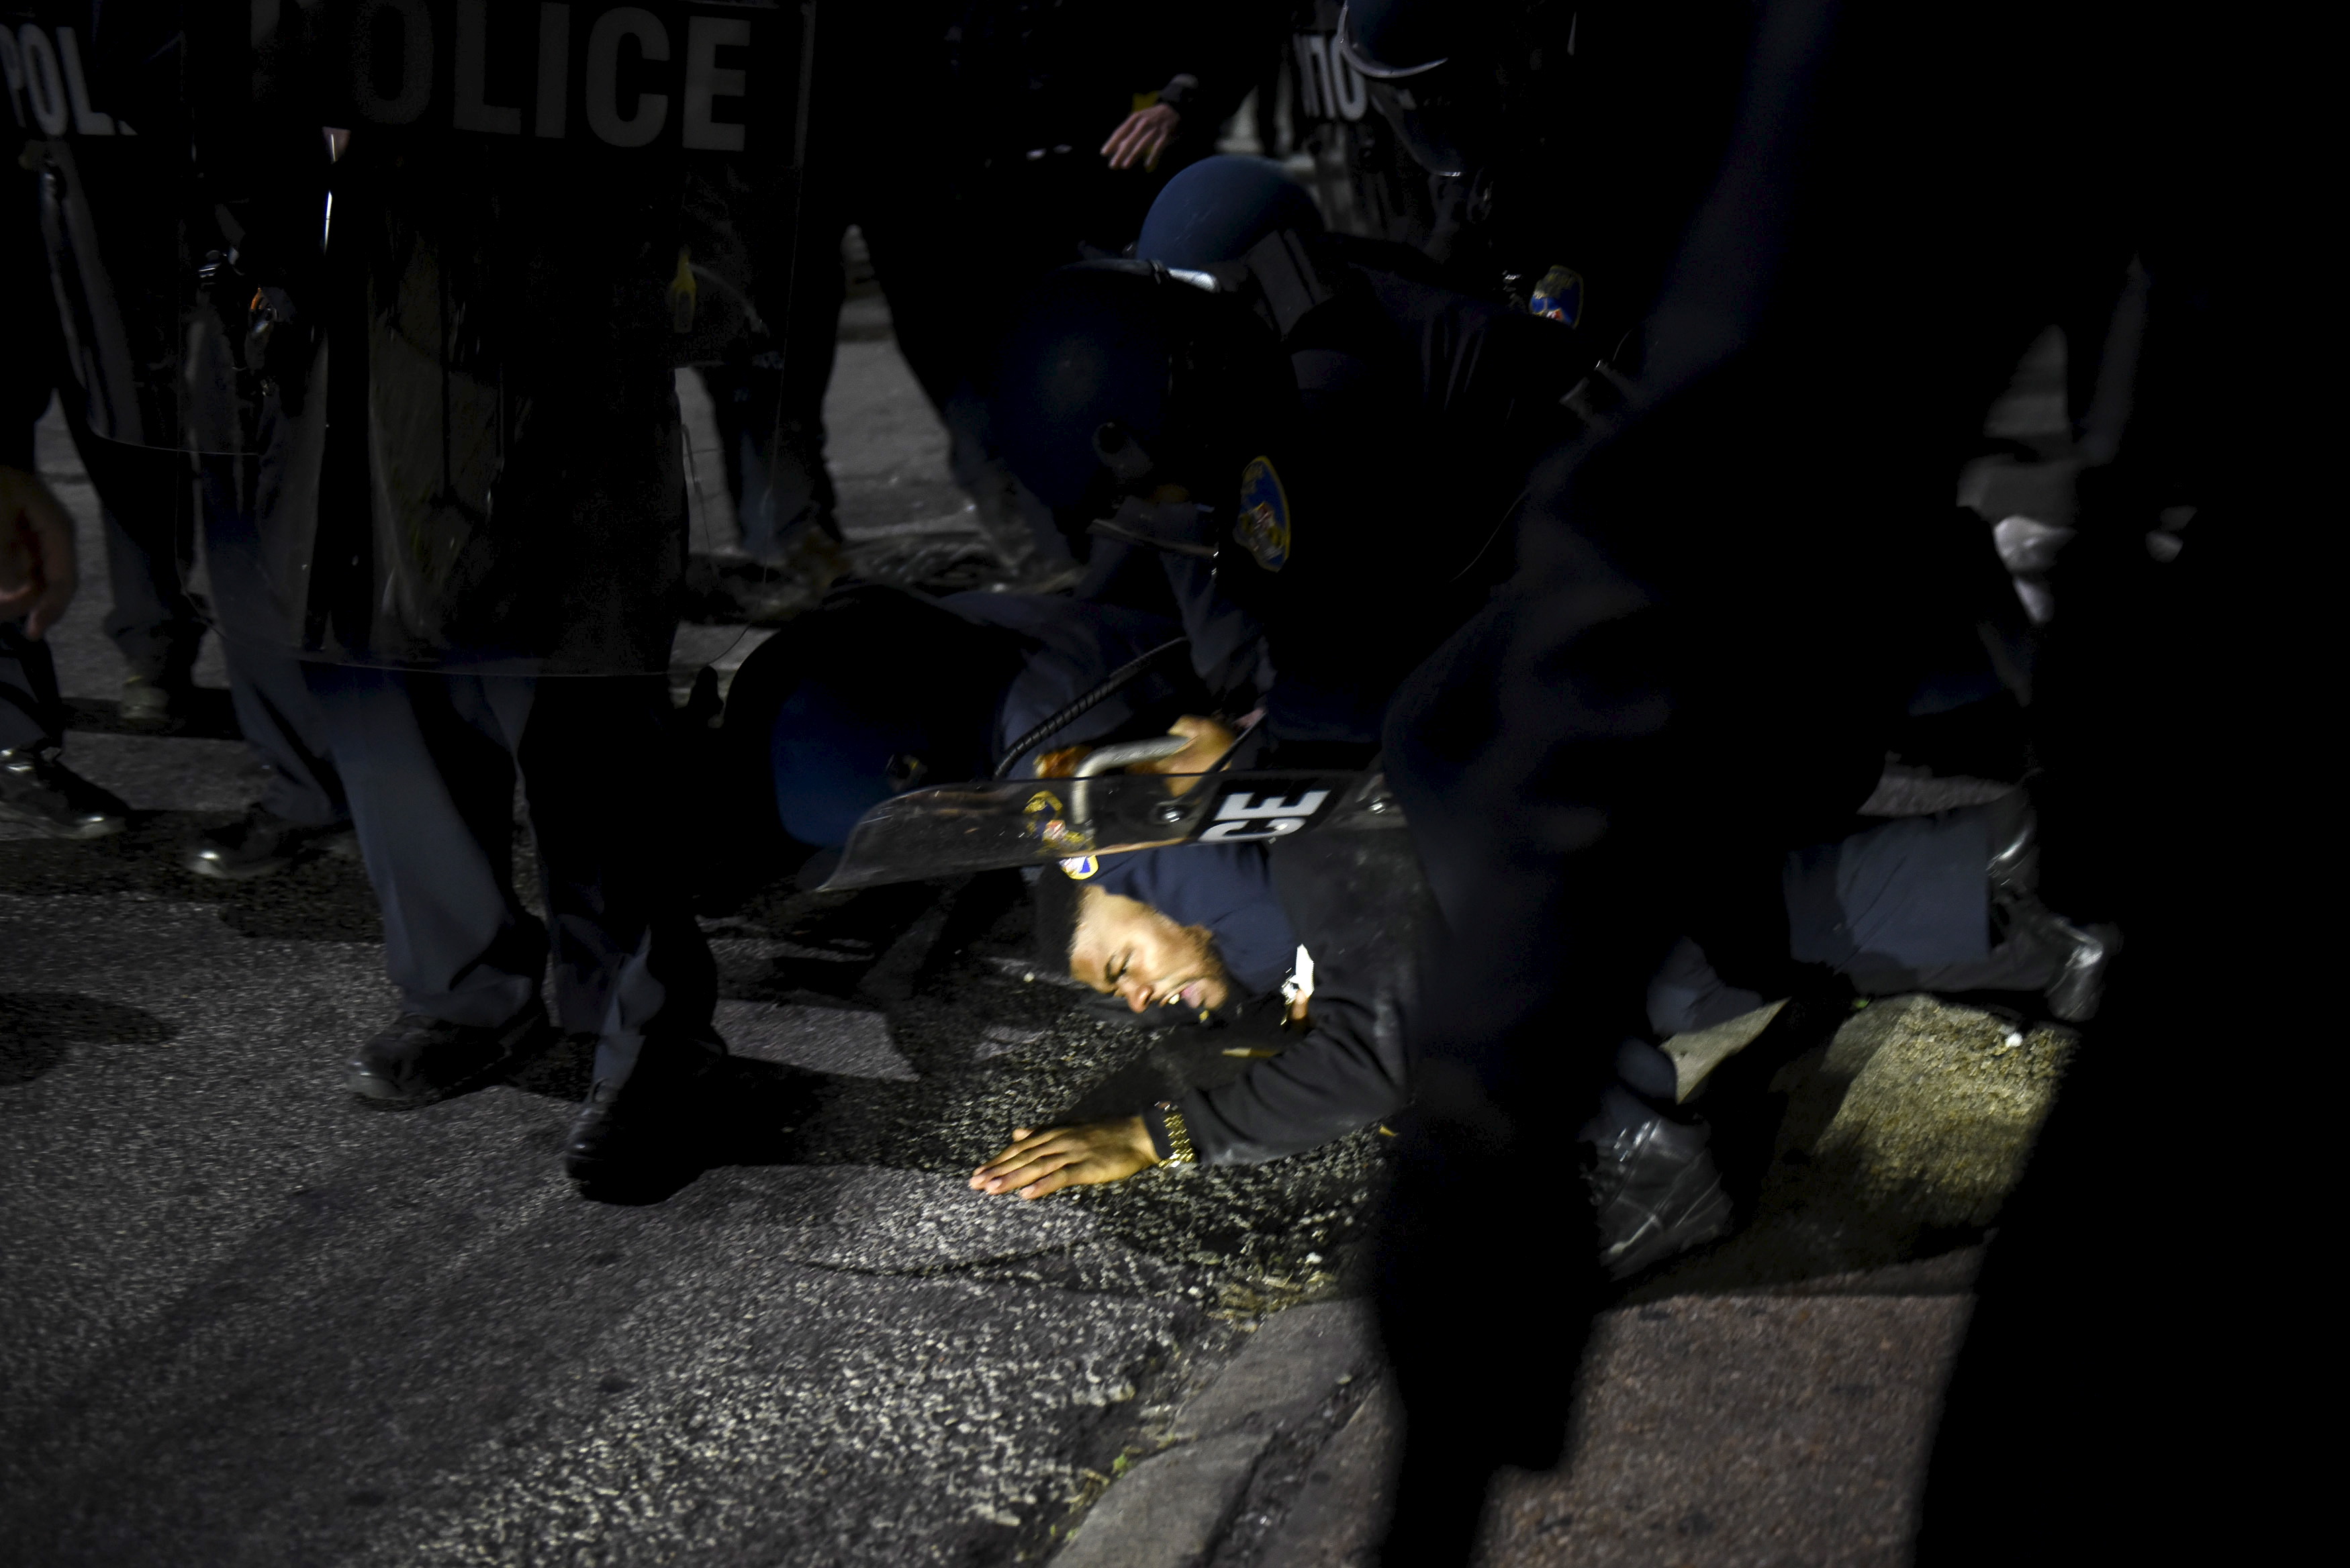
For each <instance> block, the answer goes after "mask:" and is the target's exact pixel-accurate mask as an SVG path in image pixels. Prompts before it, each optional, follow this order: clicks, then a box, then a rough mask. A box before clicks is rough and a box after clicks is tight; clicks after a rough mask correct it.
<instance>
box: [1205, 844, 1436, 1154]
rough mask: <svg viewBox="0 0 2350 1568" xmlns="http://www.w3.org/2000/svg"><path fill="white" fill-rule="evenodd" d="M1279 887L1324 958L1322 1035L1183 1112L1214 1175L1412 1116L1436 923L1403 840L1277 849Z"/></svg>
mask: <svg viewBox="0 0 2350 1568" xmlns="http://www.w3.org/2000/svg"><path fill="white" fill-rule="evenodd" d="M1273 876H1274V887H1275V888H1276V889H1277V890H1278V891H1279V893H1280V895H1281V898H1282V902H1283V904H1284V906H1285V907H1286V909H1288V912H1289V917H1290V919H1291V921H1292V923H1293V924H1294V925H1295V927H1296V928H1297V932H1298V936H1299V939H1300V940H1302V941H1303V942H1304V943H1305V949H1306V950H1307V951H1308V952H1310V953H1312V954H1313V955H1314V981H1315V983H1314V1000H1313V1002H1312V1005H1311V1014H1310V1016H1311V1018H1312V1020H1313V1027H1312V1028H1311V1029H1310V1030H1309V1031H1308V1033H1306V1036H1305V1039H1304V1040H1302V1041H1300V1042H1299V1043H1298V1044H1295V1045H1293V1046H1291V1047H1290V1048H1289V1049H1288V1050H1286V1051H1284V1052H1283V1053H1282V1054H1280V1055H1279V1056H1276V1057H1274V1058H1273V1059H1272V1060H1271V1061H1266V1062H1259V1063H1257V1064H1255V1065H1253V1067H1251V1068H1250V1070H1249V1071H1248V1073H1247V1074H1245V1075H1243V1076H1242V1077H1241V1078H1240V1079H1238V1080H1237V1081H1235V1082H1233V1083H1231V1084H1227V1085H1222V1087H1219V1088H1213V1089H1198V1090H1193V1091H1192V1092H1191V1093H1190V1094H1188V1095H1186V1096H1183V1098H1182V1099H1181V1100H1180V1102H1179V1106H1180V1109H1181V1111H1182V1113H1183V1119H1184V1122H1185V1125H1186V1126H1187V1127H1188V1128H1189V1130H1190V1132H1191V1146H1192V1147H1193V1149H1194V1150H1196V1151H1197V1153H1198V1156H1199V1158H1200V1160H1201V1163H1202V1164H1207V1165H1253V1164H1257V1163H1261V1162H1263V1161H1264V1160H1269V1159H1278V1158H1282V1157H1283V1156H1284V1155H1291V1154H1302V1153H1304V1152H1305V1150H1307V1149H1310V1148H1314V1147H1318V1146H1320V1145H1322V1144H1325V1143H1328V1142H1329V1141H1330V1140H1332V1139H1333V1138H1337V1137H1345V1136H1346V1135H1347V1134H1348V1133H1350V1132H1355V1131H1357V1130H1359V1129H1360V1128H1363V1127H1368V1126H1370V1125H1371V1124H1372V1123H1374V1122H1377V1121H1378V1120H1380V1119H1381V1118H1383V1117H1386V1116H1393V1115H1395V1114H1396V1113H1397V1112H1398V1111H1399V1110H1401V1109H1402V1108H1403V1106H1404V1103H1405V1101H1406V1099H1407V1098H1409V1062H1408V1060H1407V1057H1406V1054H1405V1045H1404V1041H1405V1034H1406V1024H1407V1020H1408V1019H1409V1014H1410V1012H1411V1008H1412V1006H1413V1004H1414V1002H1415V1001H1416V999H1417V992H1418V985H1417V975H1416V966H1417V963H1418V951H1419V937H1420V934H1421V932H1422V930H1423V929H1425V928H1426V926H1427V923H1428V922H1429V921H1430V920H1431V919H1433V918H1434V915H1433V904H1432V902H1431V900H1430V898H1429V896H1428V892H1427V888H1426V883H1425V882H1424V880H1423V879H1422V877H1421V876H1420V873H1419V865H1418V863H1417V861H1416V860H1415V859H1414V857H1413V854H1412V849H1411V844H1410V840H1409V838H1408V837H1407V836H1405V835H1404V834H1402V833H1385V832H1381V833H1331V834H1314V835H1307V836H1303V837H1300V838H1295V839H1291V840H1286V841H1284V842H1283V843H1281V844H1279V845H1277V846H1274V854H1273Z"/></svg>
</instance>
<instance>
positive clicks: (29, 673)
mask: <svg viewBox="0 0 2350 1568" xmlns="http://www.w3.org/2000/svg"><path fill="white" fill-rule="evenodd" d="M61 706H62V705H61V704H60V703H59V701H58V700H57V663H56V661H55V660H54V659H52V658H51V657H50V655H49V645H48V644H47V643H46V642H35V641H34V640H33V639H31V638H29V637H26V635H25V623H24V622H22V621H21V620H0V752H8V751H14V750H16V748H17V747H19V746H43V745H55V744H56V743H57V742H58V741H59V740H60V739H61V738H62V737H63V735H64V732H65V719H64V715H63V713H62V712H61V711H60V708H61Z"/></svg>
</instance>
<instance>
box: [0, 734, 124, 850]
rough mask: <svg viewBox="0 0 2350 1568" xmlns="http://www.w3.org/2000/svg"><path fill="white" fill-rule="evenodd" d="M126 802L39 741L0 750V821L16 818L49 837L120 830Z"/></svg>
mask: <svg viewBox="0 0 2350 1568" xmlns="http://www.w3.org/2000/svg"><path fill="white" fill-rule="evenodd" d="M129 820H130V807H129V806H127V805H123V804H122V802H120V800H117V799H116V798H115V797H114V796H113V795H111V794H108V793H107V792H106V791H104V790H102V789H100V788H99V787H98V786H97V785H96V784H92V783H90V782H89V781H88V779H86V778H84V777H82V776H81V775H80V774H78V773H76V772H74V771H73V770H72V769H71V768H69V767H68V766H66V765H65V764H64V763H61V762H59V761H57V747H55V746H53V745H49V744H46V743H43V742H35V743H34V744H32V745H28V746H12V747H10V748H9V749H8V750H6V751H5V752H0V822H21V823H25V824H26V825H28V826H33V827H37V828H39V829H40V830H41V831H42V832H43V833H46V834H47V835H49V836H51V837H52V838H104V837H106V836H108V835H109V834H114V833H120V832H121V831H122V826H123V824H124V823H125V822H127V821H129Z"/></svg>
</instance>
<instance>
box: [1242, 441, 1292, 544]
mask: <svg viewBox="0 0 2350 1568" xmlns="http://www.w3.org/2000/svg"><path fill="white" fill-rule="evenodd" d="M1232 538H1233V539H1234V540H1235V541H1237V542H1238V543H1239V544H1240V545H1241V547H1242V548H1243V549H1245V550H1246V551H1248V553H1249V555H1250V556H1253V557H1254V559H1255V561H1256V564H1257V565H1258V566H1263V568H1264V569H1265V570H1266V571H1268V572H1277V571H1279V570H1281V568H1282V567H1284V566H1287V565H1289V545H1290V540H1289V493H1288V492H1287V491H1285V490H1284V489H1283V488H1282V487H1281V475H1280V474H1278V473H1276V472H1274V467H1273V460H1272V459H1271V458H1269V457H1253V458H1251V459H1249V462H1248V466H1247V467H1246V468H1243V469H1242V470H1241V511H1240V517H1239V518H1238V520H1237V521H1235V522H1234V523H1233V524H1232Z"/></svg>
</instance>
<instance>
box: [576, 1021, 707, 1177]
mask: <svg viewBox="0 0 2350 1568" xmlns="http://www.w3.org/2000/svg"><path fill="white" fill-rule="evenodd" d="M725 1055H726V1047H725V1046H724V1045H723V1044H720V1043H719V1042H718V1041H716V1040H714V1039H707V1040H660V1041H653V1040H648V1041H647V1042H645V1044H644V1046H643V1048H642V1050H641V1051H640V1052H639V1055H638V1058H637V1062H636V1064H635V1065H634V1066H633V1067H631V1068H630V1069H629V1071H627V1072H626V1073H624V1074H620V1075H615V1076H612V1077H607V1078H598V1079H597V1080H596V1083H595V1085H594V1087H592V1088H590V1089H589V1090H588V1091H587V1102H586V1103H585V1104H584V1105H582V1106H580V1107H579V1115H578V1116H577V1118H575V1119H574V1120H573V1122H572V1124H571V1133H570V1136H569V1137H567V1138H566V1139H564V1143H563V1168H564V1170H565V1171H566V1172H567V1174H568V1175H569V1176H570V1178H571V1179H572V1180H574V1181H576V1182H577V1183H578V1184H579V1185H580V1186H582V1187H586V1188H603V1187H608V1186H613V1185H617V1184H620V1183H626V1182H634V1181H647V1180H657V1179H660V1177H662V1176H664V1175H667V1174H670V1173H671V1172H674V1171H675V1170H677V1169H678V1168H681V1167H683V1166H686V1165H689V1164H690V1163H691V1156H692V1152H693V1145H692V1137H691V1134H692V1133H693V1131H694V1130H695V1128H696V1127H698V1126H701V1125H703V1124H705V1123H706V1122H707V1120H708V1116H707V1111H706V1108H705V1107H703V1106H700V1105H698V1104H697V1099H698V1096H697V1095H696V1093H695V1091H696V1090H697V1089H699V1088H700V1087H701V1086H702V1082H703V1081H704V1080H705V1079H706V1078H708V1077H709V1075H710V1072H711V1069H712V1068H713V1067H715V1066H716V1065H717V1064H718V1063H719V1062H721V1061H723V1059H724V1058H725Z"/></svg>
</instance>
